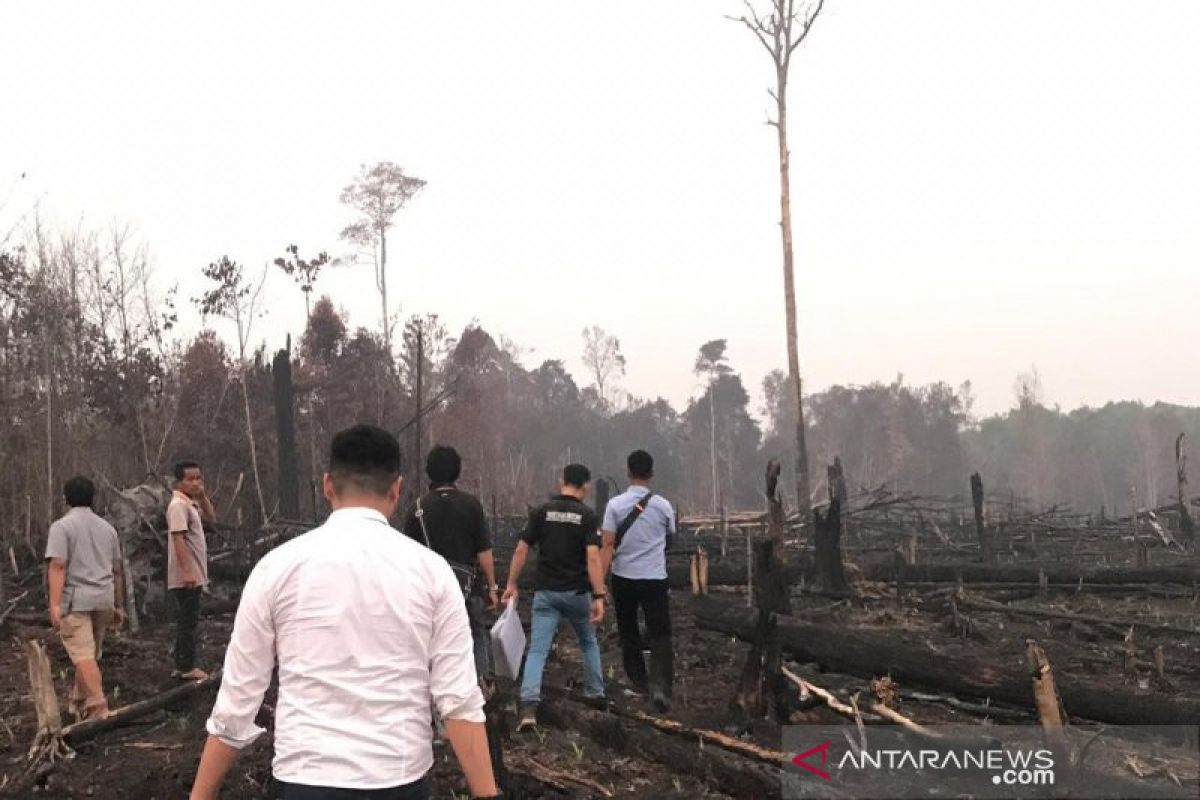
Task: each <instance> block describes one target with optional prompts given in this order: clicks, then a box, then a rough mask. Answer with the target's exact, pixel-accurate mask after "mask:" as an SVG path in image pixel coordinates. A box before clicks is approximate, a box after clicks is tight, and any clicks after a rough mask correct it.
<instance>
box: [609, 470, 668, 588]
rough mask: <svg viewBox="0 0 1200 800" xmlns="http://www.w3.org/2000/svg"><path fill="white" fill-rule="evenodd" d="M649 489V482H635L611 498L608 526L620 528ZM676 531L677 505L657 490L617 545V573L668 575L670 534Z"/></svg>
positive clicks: (648, 576) (640, 576) (642, 577)
mask: <svg viewBox="0 0 1200 800" xmlns="http://www.w3.org/2000/svg"><path fill="white" fill-rule="evenodd" d="M649 491H650V489H648V488H647V487H645V486H631V487H630V488H629V489H627V490H626V491H625V492H624V493H622V494H619V495H617V496H616V497H614V498H613V499H611V500H609V501H608V507H607V508H606V509H605V511H604V530H606V531H616V529H617V527H618V526H619V525H620V524H621V522H622V520H624V519H625V517H626V516H627V515H628V514H629V512H630V511H632V510H633V507H634V506H635V505H636V504H637V503H638V502H640V501H641V499H642V498H643V497H645V496H646V494H647V492H649ZM674 532H675V509H674V508H673V507H672V506H671V504H670V503H669V502H668V501H667V499H666V498H665V497H662V496H661V495H658V494H655V495H654V496H653V497H652V498H650V503H649V505H648V506H647V507H646V509H645V511H643V512H642V514H641V516H639V517H638V518H637V521H635V522H634V523H633V525H632V526H631V527H630V528H629V530H628V531H626V533H625V536H624V537H623V538H622V540H621V544H620V546H619V547H617V550H616V555H615V556H614V558H613V565H612V571H613V574H614V575H619V576H621V577H622V578H631V579H640V580H662V579H664V578H666V577H667V558H666V537H667V536H668V535H670V534H673V533H674Z"/></svg>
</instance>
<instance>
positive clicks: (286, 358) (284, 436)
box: [271, 336, 300, 519]
mask: <svg viewBox="0 0 1200 800" xmlns="http://www.w3.org/2000/svg"><path fill="white" fill-rule="evenodd" d="M291 345H292V341H291V337H290V336H289V337H288V345H287V347H286V348H285V349H283V350H280V351H279V352H278V353H276V354H275V359H274V361H272V363H271V375H272V378H273V379H274V399H275V433H276V436H277V437H278V447H277V448H276V451H277V453H278V458H279V513H280V514H281V515H282V516H283V517H284V518H285V519H296V518H298V517H299V516H300V474H299V467H298V465H297V463H296V413H295V407H296V392H295V389H294V388H293V386H292V357H291V353H290V352H289V351H290V350H291Z"/></svg>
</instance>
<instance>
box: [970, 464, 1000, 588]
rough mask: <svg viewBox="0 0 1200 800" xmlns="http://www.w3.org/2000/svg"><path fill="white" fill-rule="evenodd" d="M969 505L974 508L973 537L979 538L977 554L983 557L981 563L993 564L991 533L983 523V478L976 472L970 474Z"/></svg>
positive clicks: (994, 553) (993, 548)
mask: <svg viewBox="0 0 1200 800" xmlns="http://www.w3.org/2000/svg"><path fill="white" fill-rule="evenodd" d="M971 504H972V505H973V506H975V535H976V536H977V537H978V538H979V553H980V555H981V556H982V557H983V563H985V564H989V565H990V564H995V563H996V552H995V547H994V546H993V542H992V533H991V531H989V530H988V528H987V525H986V524H985V523H984V521H983V476H981V475H980V474H979V473H978V472H975V473H972V474H971Z"/></svg>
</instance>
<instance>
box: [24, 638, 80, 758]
mask: <svg viewBox="0 0 1200 800" xmlns="http://www.w3.org/2000/svg"><path fill="white" fill-rule="evenodd" d="M25 657H26V660H27V661H28V663H29V691H30V694H31V695H32V697H33V707H34V710H35V711H36V712H37V732H36V733H35V734H34V737H33V743H32V744H31V745H30V746H29V758H28V760H29V762H30V764H29V769H30V770H32V769H34V768H35V767H37V766H38V765H39V764H40V763H42V762H43V761H46V762H49V763H51V764H53V763H54V762H55V761H57V760H58V759H60V758H66V757H69V756H70V754H71V750H70V748H69V747H67V746H66V744H65V743H64V742H63V724H62V712H61V711H60V710H59V708H58V693H57V692H55V691H54V677H53V675H52V674H51V672H50V657H49V656H48V655H46V648H45V646H44V645H43V644H42V643H41V642H39V641H38V640H37V639H29V640H27V641H26V642H25Z"/></svg>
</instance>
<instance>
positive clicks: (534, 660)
mask: <svg viewBox="0 0 1200 800" xmlns="http://www.w3.org/2000/svg"><path fill="white" fill-rule="evenodd" d="M591 478H592V476H591V473H590V472H589V471H588V468H587V467H585V466H583V465H582V464H571V465H570V466H568V467H567V468H566V469H564V470H563V479H562V485H561V487H560V489H559V494H558V496H556V497H554V498H552V499H551V500H550V502H548V503H546V504H544V505H543V506H541V507H540V508H538V509H537V510H536V511H534V512H533V513H532V514H530V515H529V525H528V526H527V527H526V528H525V532H524V533H523V534H521V541H520V543H518V544H517V550H516V552H515V553H513V560H512V565H511V567H510V568H509V571H508V587H507V588H506V589H505V591H504V601H505V602H509V601H510V600H511V601H515V600H516V599H517V579H518V578H520V576H521V570H522V568H523V567H524V566H525V559H526V557H527V556H528V554H529V548H530V547H537V549H538V564H537V591H536V592H535V593H534V595H533V616H532V623H531V625H530V627H531V628H532V634H533V635H532V643H531V644H530V646H529V655H528V656H527V657H526V659H525V677H524V680H523V681H522V682H521V719H520V722H519V724H518V729H524V728H529V727H532V726H533V725H536V724H537V704H538V701H539V700H540V699H541V694H542V671H543V670H544V669H545V666H546V658H547V657H548V656H549V655H550V647H551V646H552V645H553V644H554V634H555V633H556V632H557V631H558V623H559V621H560V620H562V619H566V620H567V622H569V623H570V624H571V627H572V628H574V629H575V635H576V636H577V637H578V638H579V648H580V650H581V651H582V654H583V674H584V679H585V681H586V694H587V696H588V697H589V698H591V699H592V700H594V701H596V702H597V703H603V701H604V672H603V671H602V669H601V666H600V644H599V642H598V641H597V640H596V628H595V625H596V623H598V622H600V621H601V620H603V619H604V604H605V598H606V595H605V591H604V566H603V562H602V561H601V560H600V533H599V529H600V518H599V516H598V515H597V514H596V512H595V511H593V510H592V509H591V508H589V507H588V506H586V505H584V503H583V500H584V498H585V497H587V493H588V488H589V487H590V485H591Z"/></svg>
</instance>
